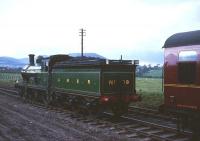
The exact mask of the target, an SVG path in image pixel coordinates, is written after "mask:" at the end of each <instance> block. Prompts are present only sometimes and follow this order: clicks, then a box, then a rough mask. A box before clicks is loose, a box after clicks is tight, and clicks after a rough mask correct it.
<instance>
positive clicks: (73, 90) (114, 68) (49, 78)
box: [16, 54, 141, 115]
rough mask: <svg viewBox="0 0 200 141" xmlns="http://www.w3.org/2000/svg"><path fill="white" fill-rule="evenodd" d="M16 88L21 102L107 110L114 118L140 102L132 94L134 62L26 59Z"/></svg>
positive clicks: (64, 56) (133, 93)
mask: <svg viewBox="0 0 200 141" xmlns="http://www.w3.org/2000/svg"><path fill="white" fill-rule="evenodd" d="M29 61H30V64H29V65H27V66H25V67H24V68H23V70H22V72H21V74H22V78H23V81H22V82H19V83H18V84H17V85H16V87H17V88H19V90H20V94H21V96H22V97H23V98H24V99H28V100H30V101H35V100H37V101H38V100H39V101H42V102H43V103H45V104H47V105H48V104H53V103H63V104H68V105H71V106H75V107H78V108H83V109H87V110H89V111H97V110H104V109H107V108H109V109H111V110H112V111H113V113H114V114H115V115H121V114H123V113H125V112H126V111H127V110H128V105H129V103H130V102H136V101H139V100H140V99H141V98H140V96H138V95H137V94H136V90H135V69H136V66H137V64H138V60H134V61H132V60H106V59H97V58H90V57H71V56H68V55H53V56H50V57H46V58H45V57H42V56H38V58H37V60H36V65H35V61H34V55H33V54H30V55H29Z"/></svg>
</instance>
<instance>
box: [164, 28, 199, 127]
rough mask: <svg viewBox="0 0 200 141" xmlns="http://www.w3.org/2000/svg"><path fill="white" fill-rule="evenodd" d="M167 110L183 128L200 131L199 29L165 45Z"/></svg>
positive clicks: (174, 37) (178, 35)
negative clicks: (187, 127) (186, 126)
mask: <svg viewBox="0 0 200 141" xmlns="http://www.w3.org/2000/svg"><path fill="white" fill-rule="evenodd" d="M163 48H164V105H162V106H163V108H164V110H166V111H168V112H172V113H175V114H176V115H177V116H178V128H180V125H182V126H185V125H187V124H189V125H190V126H191V127H192V128H193V129H194V130H199V128H200V122H199V121H200V30H198V31H191V32H184V33H177V34H174V35H172V36H171V37H169V38H168V39H167V40H166V42H165V44H164V47H163Z"/></svg>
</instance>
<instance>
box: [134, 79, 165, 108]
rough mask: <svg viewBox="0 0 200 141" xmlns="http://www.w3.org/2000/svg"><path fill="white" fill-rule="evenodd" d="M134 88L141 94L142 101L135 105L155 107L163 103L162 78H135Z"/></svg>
mask: <svg viewBox="0 0 200 141" xmlns="http://www.w3.org/2000/svg"><path fill="white" fill-rule="evenodd" d="M136 90H137V92H138V93H139V94H141V96H142V101H141V102H138V103H136V104H133V105H136V106H140V107H147V108H153V109H157V108H158V106H159V105H161V104H162V103H163V92H162V79H160V78H137V79H136Z"/></svg>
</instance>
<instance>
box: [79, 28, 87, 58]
mask: <svg viewBox="0 0 200 141" xmlns="http://www.w3.org/2000/svg"><path fill="white" fill-rule="evenodd" d="M79 33H80V35H79V36H81V57H83V36H86V30H84V29H83V28H81V29H80V32H79Z"/></svg>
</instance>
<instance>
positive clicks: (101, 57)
mask: <svg viewBox="0 0 200 141" xmlns="http://www.w3.org/2000/svg"><path fill="white" fill-rule="evenodd" d="M68 55H69V56H72V57H80V56H81V53H70V54H68ZM83 56H86V57H94V58H100V59H106V58H105V57H103V56H101V55H99V54H97V53H84V54H83Z"/></svg>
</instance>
